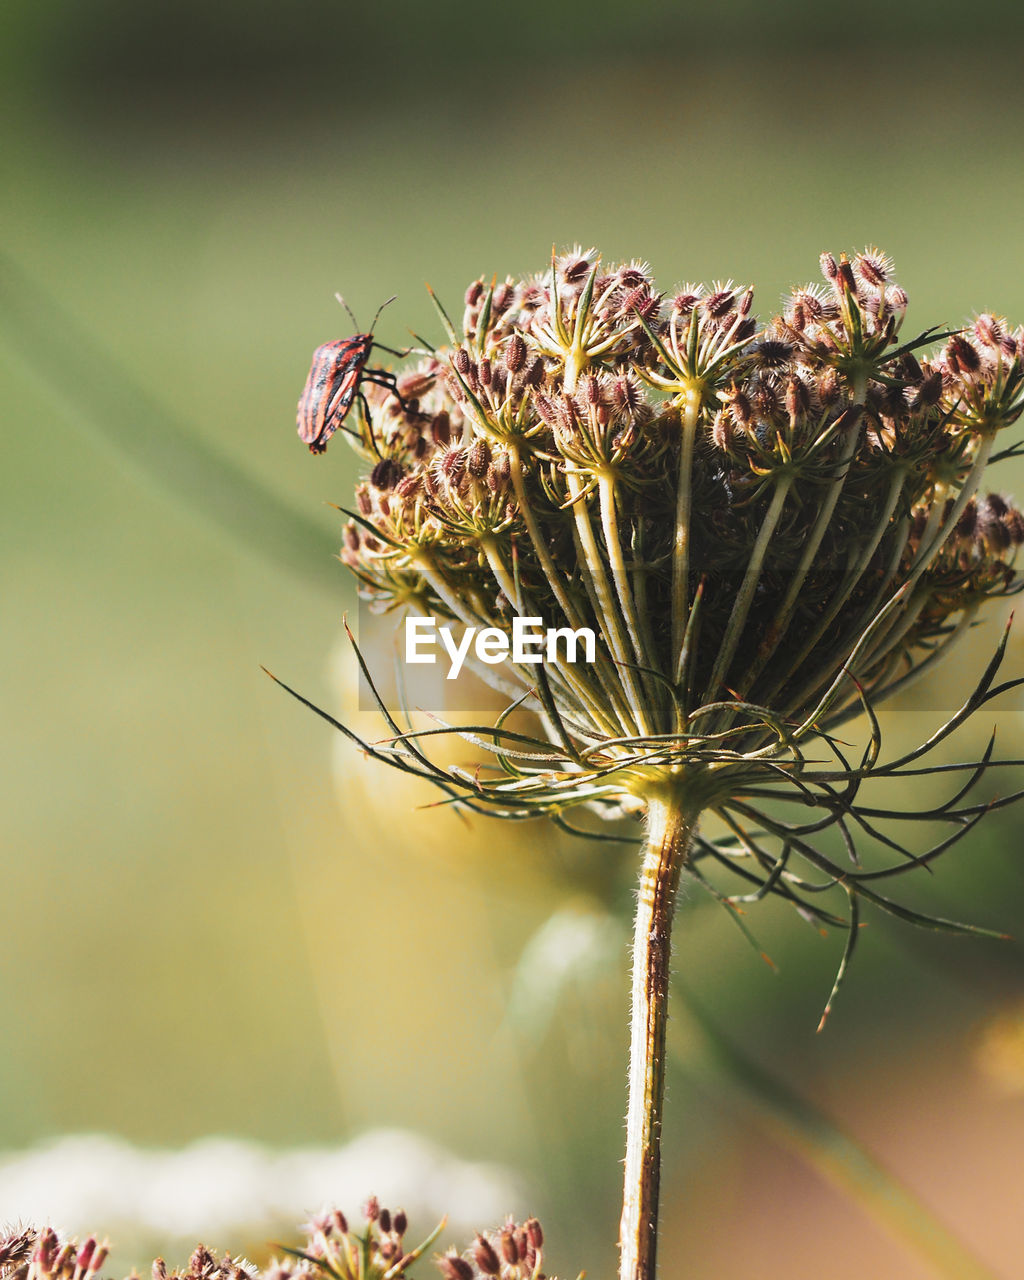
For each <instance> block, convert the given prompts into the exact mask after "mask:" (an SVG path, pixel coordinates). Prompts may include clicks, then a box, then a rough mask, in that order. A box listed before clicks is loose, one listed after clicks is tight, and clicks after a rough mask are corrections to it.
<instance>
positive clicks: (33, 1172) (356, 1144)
mask: <svg viewBox="0 0 1024 1280" xmlns="http://www.w3.org/2000/svg"><path fill="white" fill-rule="evenodd" d="M371 1193H372V1194H374V1195H377V1196H379V1197H380V1199H381V1201H382V1202H383V1203H385V1204H388V1205H392V1206H394V1207H395V1208H397V1207H399V1206H401V1207H402V1208H404V1209H405V1210H406V1212H407V1214H408V1215H409V1218H410V1220H411V1221H412V1222H413V1223H414V1224H416V1226H417V1228H418V1227H422V1228H423V1229H424V1230H426V1229H428V1228H429V1227H430V1226H432V1225H433V1224H434V1223H436V1222H437V1221H438V1220H439V1219H440V1218H441V1217H442V1216H444V1215H445V1214H447V1215H448V1217H449V1222H450V1226H451V1228H452V1229H453V1230H459V1229H462V1230H463V1231H464V1232H465V1231H467V1230H468V1231H473V1230H480V1229H482V1228H483V1227H485V1226H487V1225H489V1224H492V1223H494V1222H497V1221H500V1220H501V1219H502V1218H504V1216H505V1215H506V1214H508V1213H511V1212H514V1211H515V1210H517V1209H518V1208H519V1207H520V1205H521V1203H522V1192H521V1189H520V1188H519V1187H518V1185H517V1184H516V1183H515V1181H514V1179H513V1178H512V1176H511V1175H510V1174H509V1173H508V1172H507V1171H505V1170H503V1169H500V1168H498V1167H497V1166H494V1165H485V1164H473V1163H470V1162H468V1161H463V1160H460V1159H458V1158H457V1157H455V1156H453V1155H451V1154H450V1153H449V1152H447V1151H445V1150H443V1149H442V1148H441V1147H438V1146H436V1145H435V1144H433V1143H431V1142H428V1141H427V1140H426V1139H424V1138H421V1137H418V1136H417V1135H415V1134H412V1133H406V1132H403V1131H400V1130H383V1129H382V1130H374V1131H372V1132H370V1133H366V1134H363V1135H362V1136H361V1137H359V1138H356V1139H355V1140H354V1141H353V1142H350V1143H349V1144H348V1145H346V1146H343V1147H294V1148H290V1149H285V1150H273V1149H271V1148H268V1147H264V1146H261V1145H260V1144H258V1143H255V1142H248V1141H243V1140H241V1139H236V1138H204V1139H202V1140H200V1141H198V1142H193V1143H192V1144H191V1145H189V1146H187V1147H183V1148H181V1149H180V1150H176V1151H169V1150H159V1149H147V1148H142V1147H135V1146H132V1145H131V1144H130V1143H128V1142H125V1141H123V1140H122V1139H119V1138H113V1137H107V1136H104V1135H101V1134H75V1135H71V1136H68V1137H63V1138H58V1139H56V1140H54V1141H52V1142H48V1143H45V1144H42V1145H40V1146H37V1147H34V1148H31V1149H30V1150H27V1151H21V1152H10V1153H7V1154H6V1155H0V1206H2V1211H3V1215H4V1218H5V1219H6V1220H10V1221H19V1220H20V1221H23V1222H26V1223H31V1224H33V1225H35V1226H43V1225H46V1224H50V1225H53V1226H55V1227H57V1228H58V1229H59V1230H62V1231H65V1232H68V1233H70V1234H82V1233H86V1232H89V1231H101V1232H105V1233H109V1234H110V1235H111V1236H112V1237H113V1238H114V1239H115V1241H116V1242H117V1243H118V1245H119V1246H121V1248H119V1250H118V1252H119V1254H120V1253H122V1252H123V1247H125V1246H127V1247H129V1248H140V1247H142V1246H143V1245H146V1246H150V1245H155V1246H157V1247H158V1248H159V1249H163V1250H166V1251H168V1252H170V1251H174V1250H175V1247H176V1246H177V1248H178V1249H180V1248H182V1247H184V1248H186V1249H187V1248H189V1247H191V1246H192V1245H194V1244H195V1243H196V1241H198V1240H203V1241H205V1242H207V1243H209V1244H214V1245H218V1246H220V1247H223V1246H224V1245H225V1244H226V1243H228V1242H229V1241H236V1242H237V1241H240V1240H242V1239H246V1240H254V1241H256V1242H257V1243H258V1242H259V1241H261V1240H265V1239H267V1238H268V1237H269V1236H270V1235H271V1234H272V1233H275V1232H276V1233H278V1235H281V1234H282V1233H283V1236H284V1238H285V1239H287V1238H290V1237H291V1236H292V1235H293V1234H294V1233H295V1229H296V1226H297V1224H298V1223H299V1222H301V1221H303V1220H305V1219H306V1218H308V1217H309V1216H310V1214H311V1213H314V1212H316V1211H318V1210H319V1209H321V1208H323V1207H324V1206H326V1205H337V1206H339V1207H340V1208H343V1209H344V1210H346V1211H351V1212H355V1211H356V1210H357V1208H358V1206H360V1205H362V1204H363V1203H364V1201H365V1200H366V1198H367V1196H368V1195H370V1194H371Z"/></svg>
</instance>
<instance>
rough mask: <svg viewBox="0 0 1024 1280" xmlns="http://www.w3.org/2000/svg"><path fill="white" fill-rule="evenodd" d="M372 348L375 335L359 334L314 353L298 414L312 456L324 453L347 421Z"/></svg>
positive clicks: (299, 425)
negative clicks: (346, 416) (330, 441)
mask: <svg viewBox="0 0 1024 1280" xmlns="http://www.w3.org/2000/svg"><path fill="white" fill-rule="evenodd" d="M372 346H373V334H372V333H357V334H354V335H353V336H352V337H351V338H339V339H338V340H337V341H335V342H325V343H324V344H323V346H320V347H317V349H316V350H315V351H314V352H313V363H312V365H311V366H310V370H309V377H308V378H307V379H306V385H305V387H304V388H303V391H302V395H301V397H300V398H299V412H298V428H299V439H300V440H302V441H304V442H305V443H306V444H308V445H309V450H310V453H323V451H324V450H325V449H326V448H327V442H328V440H330V438H331V436H332V435H334V433H335V431H337V429H338V428H339V427H340V426H341V424H342V422H343V421H344V419H345V415H346V414H347V413H348V411H349V409H350V408H351V407H352V401H353V400H354V399H355V397H356V392H357V391H358V390H359V381H360V379H361V378H362V376H363V369H364V367H365V365H366V361H367V359H368V358H369V355H370V349H371V348H372Z"/></svg>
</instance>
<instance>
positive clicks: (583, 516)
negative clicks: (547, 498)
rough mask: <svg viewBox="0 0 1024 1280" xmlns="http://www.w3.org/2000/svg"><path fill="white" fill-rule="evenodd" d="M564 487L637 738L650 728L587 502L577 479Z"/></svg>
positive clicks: (568, 477)
mask: <svg viewBox="0 0 1024 1280" xmlns="http://www.w3.org/2000/svg"><path fill="white" fill-rule="evenodd" d="M566 486H567V488H568V491H569V496H570V498H572V499H573V502H572V514H573V517H574V519H575V526H576V532H577V534H578V536H579V541H580V546H581V548H582V550H583V567H584V568H585V569H586V571H587V573H588V574H589V575H590V580H591V582H592V583H593V587H594V592H595V594H596V597H597V605H598V607H597V620H598V623H599V625H600V627H601V632H602V634H603V636H604V639H605V643H606V644H607V645H608V649H609V651H610V652H611V655H612V658H613V659H614V661H615V664H616V668H617V671H618V676H619V681H620V683H621V685H622V689H623V692H624V693H625V695H626V700H627V702H628V703H629V709H630V712H631V715H632V719H633V725H634V727H635V729H636V732H637V733H638V734H645V733H650V731H651V726H650V725H649V724H648V723H647V717H646V714H645V706H644V702H643V699H642V698H641V697H640V690H639V688H638V687H637V682H636V677H635V672H634V669H633V661H632V658H631V657H630V653H629V649H628V647H627V645H626V638H625V635H624V634H623V625H624V624H623V620H622V618H621V616H620V614H619V605H618V601H617V600H616V598H615V595H614V594H613V592H612V588H611V585H610V584H609V582H608V575H607V573H606V572H605V565H604V559H603V558H602V556H601V553H600V551H599V549H598V546H597V539H596V538H595V537H594V530H593V527H592V526H591V523H590V513H589V512H588V510H587V499H586V498H585V497H584V496H583V485H582V484H581V482H580V479H579V477H578V476H577V475H576V474H575V473H574V472H572V471H570V472H568V473H567V475H566Z"/></svg>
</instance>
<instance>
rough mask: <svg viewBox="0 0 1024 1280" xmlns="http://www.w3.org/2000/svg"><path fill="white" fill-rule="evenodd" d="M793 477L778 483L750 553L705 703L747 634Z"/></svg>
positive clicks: (785, 478) (723, 676)
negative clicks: (753, 602) (769, 549)
mask: <svg viewBox="0 0 1024 1280" xmlns="http://www.w3.org/2000/svg"><path fill="white" fill-rule="evenodd" d="M793 480H794V477H793V476H791V475H786V476H783V477H782V479H781V480H780V481H779V482H778V484H777V485H776V486H775V492H774V494H773V495H772V500H771V505H770V506H769V508H768V510H767V512H766V513H765V517H764V520H763V522H762V524H761V528H760V530H759V532H758V535H757V541H756V542H755V543H754V547H753V550H752V551H751V553H750V560H749V562H748V564H747V572H746V574H745V575H744V578H743V584H742V586H741V587H740V589H739V594H738V595H737V597H736V602H735V604H734V605H733V607H732V613H731V614H730V615H729V621H728V623H727V624H726V628H725V636H724V638H723V640H722V646H721V648H720V649H719V651H718V658H717V660H716V661H715V666H714V669H713V670H712V672H711V679H710V680H709V681H708V687H707V691H706V692H705V694H704V701H705V702H714V700H715V695H716V694H717V693H718V690H719V687H720V686H721V684H722V681H723V680H724V679H725V678H726V676H727V675H728V674H729V664H730V663H731V662H732V660H733V656H734V654H735V652H736V647H737V645H738V644H739V641H740V636H741V635H742V633H743V626H744V624H745V622H746V621H747V614H748V613H749V611H750V605H751V601H752V600H753V599H754V592H755V591H756V590H757V584H758V582H760V580H761V570H762V568H763V566H764V558H765V555H766V553H767V551H768V543H769V542H770V541H771V538H772V534H773V533H774V532H775V527H776V525H777V524H778V523H779V519H780V517H781V516H782V508H783V507H784V506H785V503H786V498H787V497H788V496H789V491H790V489H791V488H792V486H793Z"/></svg>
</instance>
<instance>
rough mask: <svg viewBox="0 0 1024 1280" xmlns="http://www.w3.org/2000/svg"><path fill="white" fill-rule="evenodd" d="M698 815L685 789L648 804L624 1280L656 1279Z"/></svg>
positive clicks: (622, 1241) (622, 1234)
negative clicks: (669, 1058) (674, 972)
mask: <svg viewBox="0 0 1024 1280" xmlns="http://www.w3.org/2000/svg"><path fill="white" fill-rule="evenodd" d="M698 816H699V810H696V809H694V808H693V807H692V806H691V805H689V804H687V803H686V802H685V801H684V799H683V797H682V794H681V791H667V792H665V793H662V794H659V795H656V796H652V797H651V798H650V800H649V801H648V806H647V840H646V843H645V845H644V855H643V867H642V870H641V872H640V892H639V894H638V895H637V907H636V922H635V929H634V935H633V995H632V1008H631V1012H630V1047H629V1107H628V1110H627V1113H626V1173H625V1183H624V1187H623V1196H622V1220H621V1223H620V1228H619V1250H620V1261H619V1280H654V1274H655V1261H656V1255H657V1245H658V1190H659V1185H660V1181H661V1121H662V1109H663V1106H664V1101H665V1035H666V1030H667V1027H668V987H669V961H670V958H671V946H672V916H673V912H674V910H675V902H676V891H677V889H678V887H679V875H680V872H681V871H682V868H683V866H684V864H685V862H686V859H687V857H688V856H689V851H690V846H691V844H692V842H693V837H694V835H695V834H696V830H697V820H698Z"/></svg>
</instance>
